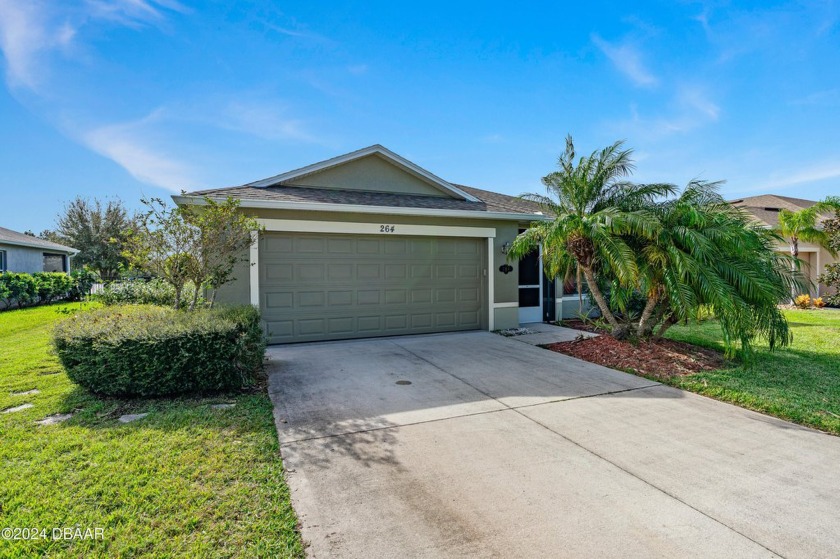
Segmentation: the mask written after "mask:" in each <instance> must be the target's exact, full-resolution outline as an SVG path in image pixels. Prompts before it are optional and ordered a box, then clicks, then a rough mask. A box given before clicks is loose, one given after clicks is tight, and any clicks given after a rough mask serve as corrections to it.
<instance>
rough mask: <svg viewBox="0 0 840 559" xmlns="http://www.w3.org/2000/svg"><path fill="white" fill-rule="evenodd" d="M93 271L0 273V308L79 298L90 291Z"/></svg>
mask: <svg viewBox="0 0 840 559" xmlns="http://www.w3.org/2000/svg"><path fill="white" fill-rule="evenodd" d="M95 280H96V274H95V273H93V272H90V271H88V270H77V271H74V272H73V273H71V274H70V275H69V276H68V275H67V274H64V273H61V272H35V273H34V274H26V273H20V272H2V273H0V300H2V302H3V307H2V308H3V309H8V308H11V307H12V306H16V307H18V308H23V307H26V306H32V305H39V304H42V303H51V302H52V301H55V300H57V299H66V298H70V299H79V298H81V297H82V296H83V295H86V294H87V293H89V292H90V288H91V285H93V282H94V281H95Z"/></svg>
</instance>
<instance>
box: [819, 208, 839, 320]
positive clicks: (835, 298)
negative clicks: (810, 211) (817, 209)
mask: <svg viewBox="0 0 840 559" xmlns="http://www.w3.org/2000/svg"><path fill="white" fill-rule="evenodd" d="M830 200H831V201H837V199H836V198H831V199H830ZM822 226H823V231H825V234H826V238H827V239H826V247H827V248H828V249H830V250H833V251H835V252H840V210H835V212H834V216H833V217H831V218H829V219H826V220H824V221H823V223H822ZM817 281H818V282H819V283H821V284H823V285H826V286H828V287H829V288H832V289H833V290H834V294H833V295H828V296H826V298H825V302H826V304H827V305H831V306H832V307H840V262H834V263H832V264H828V265H826V267H825V269H824V270H823V272H822V274H820V276H819V278H817Z"/></svg>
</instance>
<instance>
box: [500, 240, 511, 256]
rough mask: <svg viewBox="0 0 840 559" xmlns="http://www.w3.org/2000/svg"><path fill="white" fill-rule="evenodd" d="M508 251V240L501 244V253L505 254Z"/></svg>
mask: <svg viewBox="0 0 840 559" xmlns="http://www.w3.org/2000/svg"><path fill="white" fill-rule="evenodd" d="M508 252H510V242H507V243H505V244H503V245H502V254H507V253H508Z"/></svg>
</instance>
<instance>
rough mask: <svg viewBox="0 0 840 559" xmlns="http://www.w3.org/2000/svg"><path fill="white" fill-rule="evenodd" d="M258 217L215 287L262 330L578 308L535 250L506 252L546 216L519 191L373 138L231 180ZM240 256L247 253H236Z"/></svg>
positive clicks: (380, 326)
mask: <svg viewBox="0 0 840 559" xmlns="http://www.w3.org/2000/svg"><path fill="white" fill-rule="evenodd" d="M229 196H230V197H233V198H236V199H238V200H239V201H240V202H241V208H242V209H243V210H244V211H246V212H248V213H249V214H250V215H252V216H254V217H256V218H257V219H258V220H259V222H260V224H261V225H262V226H263V227H264V228H265V230H264V232H263V233H262V234H261V235H260V239H259V242H258V243H255V244H254V245H253V246H252V248H251V250H250V255H249V261H250V262H245V263H243V264H242V266H241V267H240V268H238V270H237V271H236V279H235V281H233V282H232V283H231V284H228V285H226V286H224V287H223V288H222V289H221V290H220V291H219V294H218V300H220V301H224V302H229V303H239V304H247V303H251V304H253V305H255V306H258V307H259V308H260V309H261V311H262V316H263V320H264V322H265V326H266V331H267V334H268V337H269V340H270V342H271V343H289V342H304V341H319V340H335V339H347V338H363V337H372V336H389V335H400V334H417V333H433V332H448V331H454V330H477V329H482V330H496V329H507V328H514V327H517V326H519V325H520V324H525V323H530V322H542V321H548V320H554V319H559V318H563V317H568V316H576V315H577V314H578V311H579V307H578V300H577V296H576V294H575V293H574V289H572V288H569V287H568V286H567V293H566V296H564V293H563V285H562V282H555V281H549V280H548V279H547V278H546V276H545V275H544V274H543V272H542V266H541V259H540V255H539V254H538V253H535V254H533V255H532V256H530V257H526V258H524V259H522V260H520V261H511V262H509V261H508V260H507V257H506V254H507V250H508V247H509V246H510V243H511V242H512V241H513V240H514V238H515V237H516V236H517V235H518V234H519V233H520V232H521V231H522V230H524V228H526V227H527V226H528V224H529V223H531V222H533V221H534V220H542V219H546V216H545V215H543V214H542V213H541V212H540V208H539V206H537V205H536V204H533V203H531V202H528V201H526V200H523V199H520V198H517V197H514V196H506V195H504V194H499V193H495V192H489V191H487V190H481V189H478V188H472V187H468V186H463V185H459V184H453V183H451V182H448V181H446V180H444V179H442V178H440V177H438V176H436V175H434V174H432V173H431V172H429V171H427V170H425V169H423V168H421V167H419V166H418V165H416V164H414V163H412V162H411V161H408V160H407V159H404V158H403V157H400V156H399V155H397V154H396V153H394V152H392V151H390V150H388V149H386V148H385V147H383V146H381V145H373V146H370V147H367V148H364V149H361V150H358V151H354V152H352V153H348V154H346V155H341V156H339V157H335V158H332V159H328V160H326V161H321V162H320V163H315V164H312V165H309V166H307V167H303V168H301V169H296V170H293V171H289V172H286V173H282V174H279V175H276V176H273V177H269V178H267V179H263V180H259V181H256V182H252V183H249V184H245V185H242V186H235V187H229V188H216V189H211V190H200V191H195V192H189V193H184V194H183V195H180V196H173V199H174V200H175V202H176V203H178V204H201V203H202V201H203V199H204V197H210V198H214V199H220V200H221V199H225V198H227V197H229ZM249 264H250V265H249Z"/></svg>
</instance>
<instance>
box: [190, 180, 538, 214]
mask: <svg viewBox="0 0 840 559" xmlns="http://www.w3.org/2000/svg"><path fill="white" fill-rule="evenodd" d="M455 186H457V187H458V188H460V189H462V190H464V191H465V192H467V193H468V194H470V195H472V196H474V197H476V198H478V199H479V200H480V201H479V202H472V201H469V200H456V199H454V198H444V197H439V196H420V195H410V194H396V193H390V192H372V191H364V190H339V189H330V188H312V187H301V186H267V187H257V186H247V185H245V186H234V187H228V188H213V189H209V190H197V191H194V192H188V193H186V195H187V196H209V197H222V196H225V197H226V196H232V197H233V198H237V199H240V200H265V201H278V202H298V203H302V202H308V203H316V204H348V205H361V206H385V207H395V208H426V209H436V210H463V211H476V212H499V213H521V214H524V215H534V214H535V213H539V212H540V208H539V206H538V205H537V204H534V203H533V202H529V201H527V200H523V199H522V198H517V197H515V196H507V195H505V194H499V193H496V192H490V191H487V190H481V189H479V188H472V187H468V186H462V185H455Z"/></svg>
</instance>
